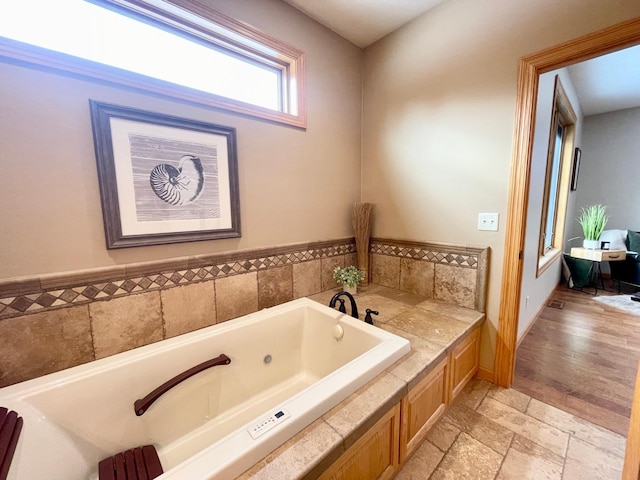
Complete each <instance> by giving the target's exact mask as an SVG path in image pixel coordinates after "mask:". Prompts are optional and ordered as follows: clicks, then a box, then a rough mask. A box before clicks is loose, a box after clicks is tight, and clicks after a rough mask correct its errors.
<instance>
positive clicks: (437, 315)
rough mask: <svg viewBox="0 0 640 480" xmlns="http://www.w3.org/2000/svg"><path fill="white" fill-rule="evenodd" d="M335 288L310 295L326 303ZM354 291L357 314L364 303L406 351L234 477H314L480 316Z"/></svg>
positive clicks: (415, 299) (406, 296) (391, 293)
mask: <svg viewBox="0 0 640 480" xmlns="http://www.w3.org/2000/svg"><path fill="white" fill-rule="evenodd" d="M338 291H339V290H338V289H336V290H330V291H327V292H323V293H320V294H317V295H314V296H311V297H310V298H311V299H313V300H316V301H318V302H320V303H322V304H324V305H328V303H329V300H330V299H331V297H332V296H333V295H334V294H335V293H336V292H338ZM359 292H360V293H358V295H356V301H357V304H358V310H359V313H360V312H361V315H360V318H364V312H365V310H366V309H367V308H370V309H372V310H378V311H379V312H380V315H379V316H377V317H375V316H374V323H375V325H376V326H378V327H380V328H382V329H384V330H387V331H389V332H392V333H394V334H396V335H399V336H402V337H404V338H407V339H408V340H409V341H410V342H411V351H410V352H409V353H408V354H406V355H405V356H404V357H403V358H402V359H400V360H398V361H397V362H396V363H395V364H394V365H392V366H391V367H389V368H388V369H387V370H386V371H384V372H382V373H381V374H380V375H378V376H377V377H376V378H374V379H373V380H372V381H371V382H369V383H368V384H366V385H365V386H364V387H362V388H361V389H360V390H358V391H357V392H355V393H354V394H353V395H351V396H350V397H348V398H347V399H345V400H344V401H342V402H341V403H340V404H338V405H337V406H336V407H335V408H333V409H331V410H330V411H329V412H327V413H325V414H324V415H323V416H322V417H321V418H319V419H317V420H316V421H315V422H313V423H312V424H311V425H309V426H308V427H307V428H305V429H304V430H302V431H301V432H300V433H298V434H297V435H295V436H294V437H292V438H291V439H290V440H288V441H287V442H285V443H284V444H283V445H281V446H280V447H278V448H277V449H276V450H274V451H273V452H271V453H270V454H269V455H267V456H266V457H265V458H263V459H262V460H261V461H260V462H258V463H257V464H255V465H254V466H253V467H252V468H250V469H249V470H247V471H246V472H244V473H243V474H242V475H241V476H240V477H238V479H241V480H267V479H273V478H287V479H305V480H311V479H315V478H317V477H318V476H319V475H320V474H321V473H322V472H323V471H324V470H326V469H327V468H328V467H329V466H330V465H331V464H332V463H333V462H334V461H336V460H337V459H338V458H339V457H340V455H342V454H343V453H344V452H345V451H346V450H347V449H348V448H349V447H351V446H352V445H353V444H354V443H355V442H356V441H357V440H358V438H360V437H361V436H362V435H363V434H364V433H365V432H366V431H367V430H368V429H369V428H371V427H372V426H373V425H374V424H375V423H376V422H377V421H378V419H380V418H381V417H382V416H383V415H384V414H385V413H386V412H387V411H388V410H389V409H390V408H391V407H392V406H393V405H395V404H396V403H397V402H399V401H400V399H401V398H402V397H403V396H404V395H406V394H407V393H408V391H409V390H410V389H411V388H413V387H414V386H415V385H416V384H417V383H418V382H420V380H422V379H423V378H424V377H425V376H426V375H427V374H428V373H429V372H430V371H431V369H432V368H433V367H435V366H436V365H437V364H438V363H439V362H440V360H442V359H443V358H445V357H446V356H447V355H448V354H449V353H450V352H451V351H452V350H453V349H454V348H455V347H456V346H457V345H458V344H459V343H460V342H461V341H462V340H464V339H465V338H466V337H467V335H468V334H469V333H470V332H471V331H472V330H473V329H474V328H476V327H478V326H479V325H480V324H482V322H483V321H484V319H485V314H484V313H480V312H477V311H475V310H470V309H468V308H462V307H458V306H455V305H451V304H448V303H444V302H440V301H437V300H427V299H425V298H424V297H420V296H418V295H413V294H410V293H406V292H401V291H398V290H394V289H391V288H386V287H380V286H377V285H370V286H368V287H363V288H359ZM347 311H349V310H347Z"/></svg>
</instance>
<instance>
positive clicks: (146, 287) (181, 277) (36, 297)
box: [0, 243, 356, 319]
mask: <svg viewBox="0 0 640 480" xmlns="http://www.w3.org/2000/svg"><path fill="white" fill-rule="evenodd" d="M295 248H296V247H292V250H291V251H289V252H286V251H285V252H282V248H277V249H273V250H272V251H273V252H275V251H278V252H280V253H277V254H273V255H266V256H257V257H252V256H251V251H248V252H247V258H245V259H237V260H233V261H227V262H225V263H216V264H213V265H208V266H200V267H195V268H187V269H179V270H178V269H176V270H172V271H171V270H170V271H163V272H162V273H157V274H149V275H142V276H136V277H134V278H123V279H118V280H110V281H106V282H101V283H90V284H88V285H78V286H73V287H70V288H59V289H48V290H44V291H41V292H37V293H29V294H26V295H16V296H11V297H5V298H0V319H3V318H9V317H15V316H18V315H24V314H28V313H35V312H41V311H45V310H50V309H53V308H60V307H66V306H71V305H79V304H85V303H90V302H93V301H97V300H110V299H113V298H117V297H123V296H127V295H131V294H135V293H142V292H149V291H153V290H161V289H166V288H171V287H176V286H179V285H187V284H190V283H195V282H203V281H207V280H213V279H216V278H221V277H227V276H231V275H240V274H243V273H248V272H255V271H258V270H266V269H269V268H274V267H281V266H285V265H291V264H294V263H302V262H307V261H310V260H315V259H319V258H329V257H334V256H339V255H345V254H349V253H355V251H356V246H355V243H342V244H334V245H326V244H324V243H323V244H317V246H313V247H310V248H305V249H301V250H294V249H295ZM259 252H260V253H263V252H265V251H264V250H262V251H259Z"/></svg>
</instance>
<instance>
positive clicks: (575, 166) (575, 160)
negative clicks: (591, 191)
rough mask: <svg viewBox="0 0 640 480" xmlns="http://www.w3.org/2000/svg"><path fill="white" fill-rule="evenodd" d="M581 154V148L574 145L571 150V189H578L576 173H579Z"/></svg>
mask: <svg viewBox="0 0 640 480" xmlns="http://www.w3.org/2000/svg"><path fill="white" fill-rule="evenodd" d="M581 156H582V150H580V149H579V148H578V147H576V149H575V151H574V152H573V168H572V170H571V190H577V189H578V174H579V173H580V157H581Z"/></svg>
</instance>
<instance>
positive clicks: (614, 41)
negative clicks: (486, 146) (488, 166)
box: [494, 18, 640, 387]
mask: <svg viewBox="0 0 640 480" xmlns="http://www.w3.org/2000/svg"><path fill="white" fill-rule="evenodd" d="M637 44H640V18H639V19H634V20H630V21H628V22H624V23H621V24H618V25H614V26H613V27H610V28H608V29H605V30H601V31H599V32H596V33H592V34H589V35H586V36H584V37H581V38H579V39H576V40H573V41H570V42H567V43H564V44H561V45H558V46H555V47H552V48H549V49H547V50H544V51H542V52H539V53H536V54H534V55H530V56H528V57H525V58H523V59H521V61H520V68H519V74H518V85H517V88H518V94H517V100H516V121H515V128H514V145H513V151H512V164H511V174H510V189H509V202H508V207H507V226H506V229H507V236H506V240H505V253H504V263H503V271H502V284H503V286H504V287H503V289H502V292H501V299H500V313H499V319H498V337H497V344H496V358H495V367H494V381H495V383H497V384H498V385H500V386H502V387H510V386H511V384H512V383H513V375H514V370H515V352H516V343H517V332H518V315H519V306H520V293H521V287H522V269H523V262H522V259H523V251H524V240H525V229H526V216H527V208H528V205H527V201H528V193H529V182H530V172H531V152H532V145H533V127H534V119H535V113H536V112H535V104H536V100H537V91H538V79H539V75H540V74H542V73H545V72H548V71H551V70H555V69H558V68H562V67H565V66H568V65H570V64H572V63H577V62H581V61H584V60H589V59H591V58H594V57H598V56H600V55H604V54H607V53H611V52H614V51H617V50H621V49H624V48H627V47H630V46H634V45H637Z"/></svg>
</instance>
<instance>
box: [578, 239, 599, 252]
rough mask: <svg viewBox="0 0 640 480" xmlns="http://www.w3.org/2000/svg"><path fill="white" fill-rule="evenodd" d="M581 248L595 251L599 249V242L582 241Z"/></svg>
mask: <svg viewBox="0 0 640 480" xmlns="http://www.w3.org/2000/svg"><path fill="white" fill-rule="evenodd" d="M582 246H583V247H584V248H588V249H589V250H597V249H599V248H600V240H586V239H585V240H583V241H582Z"/></svg>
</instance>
